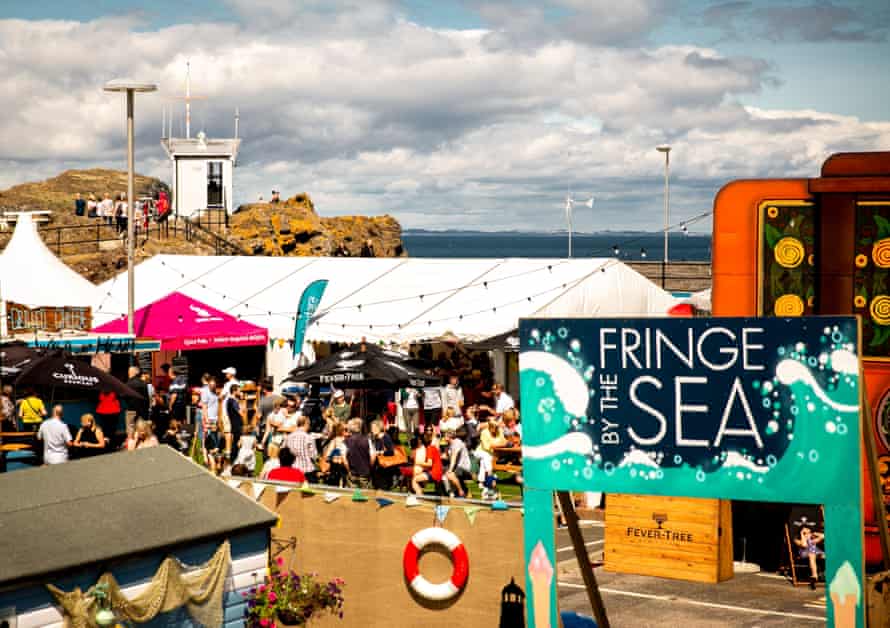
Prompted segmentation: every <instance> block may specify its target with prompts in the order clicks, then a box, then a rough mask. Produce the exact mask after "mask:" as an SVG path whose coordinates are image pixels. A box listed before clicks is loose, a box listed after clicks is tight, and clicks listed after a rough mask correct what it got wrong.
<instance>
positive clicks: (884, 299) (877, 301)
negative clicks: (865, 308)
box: [870, 294, 890, 325]
mask: <svg viewBox="0 0 890 628" xmlns="http://www.w3.org/2000/svg"><path fill="white" fill-rule="evenodd" d="M870 309H871V319H872V320H873V321H874V322H876V323H877V324H878V325H890V296H887V295H886V294H879V295H878V296H876V297H875V298H874V299H872V300H871V308H870Z"/></svg>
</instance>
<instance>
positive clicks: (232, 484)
mask: <svg viewBox="0 0 890 628" xmlns="http://www.w3.org/2000/svg"><path fill="white" fill-rule="evenodd" d="M226 484H228V485H229V486H230V487H232V488H233V489H235V490H236V491H237V490H238V487H240V486H241V480H226Z"/></svg>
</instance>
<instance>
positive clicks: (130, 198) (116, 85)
mask: <svg viewBox="0 0 890 628" xmlns="http://www.w3.org/2000/svg"><path fill="white" fill-rule="evenodd" d="M157 89H158V86H157V85H155V84H154V83H146V82H143V81H134V80H132V79H116V80H114V81H108V82H107V83H105V87H104V90H105V91H106V92H125V93H126V94H127V333H128V334H133V333H134V331H135V330H134V327H133V310H134V309H135V302H136V291H135V285H134V284H135V281H134V280H135V273H134V268H135V257H136V220H135V216H134V212H133V207H134V205H135V200H136V199H135V198H134V196H135V191H134V189H133V188H135V187H136V181H135V179H136V170H135V165H134V164H135V140H134V138H133V100H134V97H135V94H136V92H153V91H156V90H157Z"/></svg>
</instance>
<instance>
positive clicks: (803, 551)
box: [794, 526, 825, 589]
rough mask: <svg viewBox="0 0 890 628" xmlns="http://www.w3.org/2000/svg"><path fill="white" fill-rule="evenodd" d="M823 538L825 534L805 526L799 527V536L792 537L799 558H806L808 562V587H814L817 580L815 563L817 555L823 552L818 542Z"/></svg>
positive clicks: (817, 571) (823, 553)
mask: <svg viewBox="0 0 890 628" xmlns="http://www.w3.org/2000/svg"><path fill="white" fill-rule="evenodd" d="M824 539H825V535H824V534H821V533H819V532H813V531H812V530H810V529H809V528H808V527H807V526H803V527H802V528H801V529H800V537H799V538H797V539H794V544H795V545H797V546H798V547H799V548H800V549H799V550H798V552H799V553H800V557H801V558H806V559H808V560H809V563H810V588H811V589H815V588H816V582H818V581H819V567H818V565H817V564H816V559H817V558H818V557H824V556H825V552H823V551H822V550H821V549H819V546H818V544H819V543H821V542H822V541H823V540H824Z"/></svg>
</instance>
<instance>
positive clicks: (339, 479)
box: [322, 422, 348, 486]
mask: <svg viewBox="0 0 890 628" xmlns="http://www.w3.org/2000/svg"><path fill="white" fill-rule="evenodd" d="M347 433H348V430H347V428H346V424H345V423H339V422H337V423H335V424H334V426H333V427H332V428H331V440H330V441H328V444H327V446H326V447H325V450H324V455H323V456H322V458H323V459H324V461H325V466H326V467H327V468H326V469H325V482H326V483H327V484H328V485H329V486H343V485H344V484H345V482H346V436H347Z"/></svg>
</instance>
